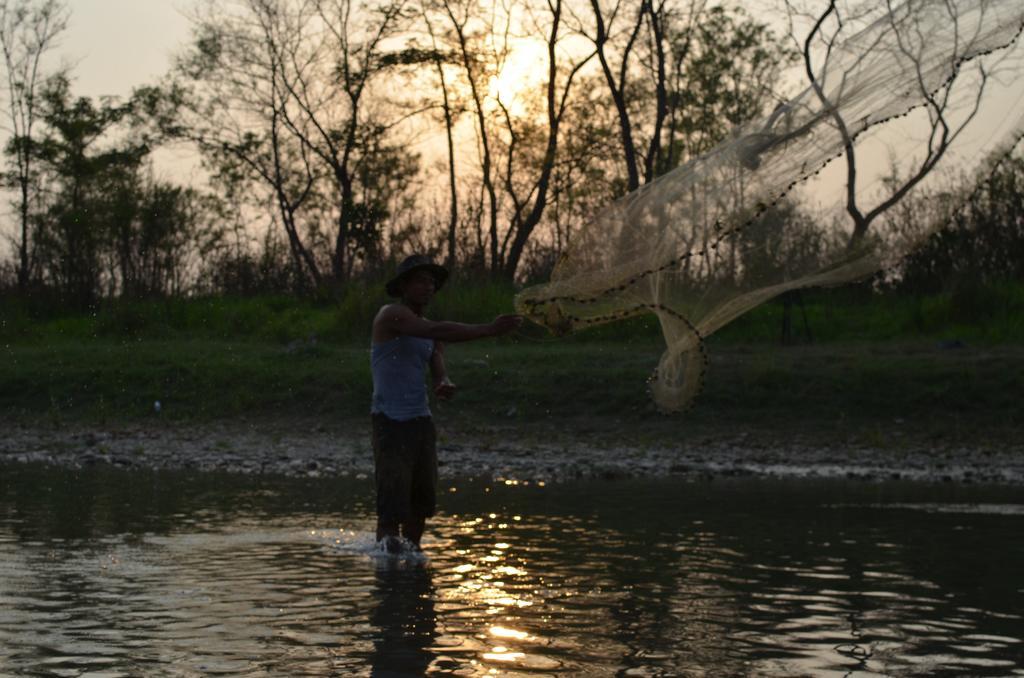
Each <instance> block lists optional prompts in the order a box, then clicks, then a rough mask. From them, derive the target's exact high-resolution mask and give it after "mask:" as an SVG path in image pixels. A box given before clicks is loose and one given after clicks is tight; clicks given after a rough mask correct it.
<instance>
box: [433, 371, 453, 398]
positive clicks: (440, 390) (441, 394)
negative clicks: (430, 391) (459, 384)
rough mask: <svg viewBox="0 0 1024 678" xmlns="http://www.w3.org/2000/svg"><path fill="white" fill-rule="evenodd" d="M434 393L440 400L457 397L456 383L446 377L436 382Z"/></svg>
mask: <svg viewBox="0 0 1024 678" xmlns="http://www.w3.org/2000/svg"><path fill="white" fill-rule="evenodd" d="M434 395H436V396H437V399H438V400H451V399H452V398H454V397H455V384H453V383H452V382H451V381H449V380H448V377H445V378H444V379H442V380H441V381H439V382H437V383H436V384H434Z"/></svg>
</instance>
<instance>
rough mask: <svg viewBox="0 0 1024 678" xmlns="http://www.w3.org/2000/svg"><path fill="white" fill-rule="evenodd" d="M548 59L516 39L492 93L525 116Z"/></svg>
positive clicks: (537, 45) (534, 44)
mask: <svg viewBox="0 0 1024 678" xmlns="http://www.w3.org/2000/svg"><path fill="white" fill-rule="evenodd" d="M547 58H548V55H547V46H546V45H545V44H544V43H543V42H541V41H539V40H532V39H526V38H524V39H520V40H517V41H515V42H514V43H513V45H512V48H511V52H510V54H509V55H508V57H507V58H506V59H505V63H504V65H503V66H502V68H501V71H500V72H499V73H498V74H497V75H496V76H494V77H493V78H491V82H490V88H489V89H490V92H489V94H490V95H491V97H493V98H495V99H497V100H498V101H500V102H501V103H502V104H504V105H505V107H506V108H507V109H508V111H509V113H510V114H511V115H514V116H521V115H523V114H524V113H526V112H527V109H528V107H529V103H530V101H529V99H530V91H531V90H533V89H535V88H536V87H537V86H538V85H540V84H541V83H543V82H544V81H545V78H546V77H547ZM507 484H513V483H507Z"/></svg>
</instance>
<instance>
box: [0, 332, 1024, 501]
mask: <svg viewBox="0 0 1024 678" xmlns="http://www.w3.org/2000/svg"><path fill="white" fill-rule="evenodd" d="M662 348H663V347H662V345H661V344H660V343H659V342H657V341H641V340H636V341H619V342H555V341H547V342H526V341H521V342H518V343H513V342H508V343H494V342H480V343H479V344H467V345H458V346H453V347H451V349H450V351H449V355H448V364H449V371H450V373H451V375H452V377H453V379H454V380H455V382H456V383H457V384H458V385H459V387H460V392H459V394H458V396H457V398H456V400H455V401H454V402H452V403H440V404H438V403H435V404H434V413H435V419H436V420H437V423H438V428H439V431H440V436H441V438H440V443H441V459H442V463H443V466H442V468H441V470H442V473H443V474H444V475H446V476H455V475H476V476H489V477H495V478H502V479H506V478H507V479H515V480H531V481H538V480H544V481H545V482H549V481H551V482H553V481H558V480H564V479H572V478H578V477H609V478H618V477H631V476H663V475H675V474H679V475H683V476H707V475H710V476H717V475H736V474H759V475H786V476H810V475H817V476H828V477H836V476H841V477H845V476H854V477H865V478H895V477H899V478H920V479H923V480H934V481H945V480H950V481H957V482H969V481H973V482H998V483H1022V482H1024V480H1022V478H1024V442H1022V441H1024V417H1022V414H1021V413H1022V409H1021V396H1022V394H1024V347H1022V346H1018V345H1016V344H992V345H985V344H978V345H973V344H968V343H966V342H962V341H942V342H939V341H935V340H916V341H910V340H905V341H901V342H896V341H892V342H875V341H871V342H869V341H860V342H842V343H822V344H808V345H802V346H790V347H780V346H778V345H765V344H729V343H714V342H712V343H710V345H709V355H710V367H709V371H708V374H707V379H706V382H705V389H704V391H703V393H702V394H701V396H700V398H699V399H698V400H697V402H696V403H695V407H694V408H693V409H692V410H690V411H689V412H687V413H685V414H682V415H670V416H665V415H661V414H659V413H657V412H656V411H655V410H654V407H653V405H652V404H651V402H650V399H649V397H648V395H647V393H646V389H645V383H644V381H645V378H646V377H647V376H648V374H649V370H650V369H651V367H652V366H653V365H654V364H656V362H657V359H658V355H659V354H660V351H661V350H662ZM4 350H5V352H6V357H7V358H8V359H7V360H5V361H2V362H0V430H2V431H3V433H4V434H5V435H2V436H0V461H3V460H13V461H25V462H41V463H50V464H59V465H62V466H70V467H79V466H86V465H90V464H112V465H115V466H119V467H124V468H155V469H162V468H175V469H178V468H194V469H200V470H224V471H230V472H239V473H273V474H286V475H300V476H301V475H327V476H330V475H343V474H356V475H358V474H368V473H370V472H372V467H371V459H372V456H371V454H370V450H369V447H368V443H367V441H368V437H369V431H368V417H367V416H366V409H367V401H368V395H369V392H370V389H371V384H370V378H369V370H368V369H367V366H366V361H367V358H368V356H367V350H366V347H365V346H362V345H359V346H355V345H351V344H344V343H340V344H339V343H329V342H308V341H307V342H299V343H290V344H286V345H279V344H272V343H266V342H224V341H212V340H210V341H200V340H189V341H171V340H167V341H157V340H145V341H138V342H132V343H130V344H126V343H124V342H121V341H104V340H95V341H92V342H85V343H82V342H68V343H66V344H59V343H57V344H54V343H49V344H45V345H37V344H9V345H7V346H6V347H4ZM158 403H159V406H157V404H158Z"/></svg>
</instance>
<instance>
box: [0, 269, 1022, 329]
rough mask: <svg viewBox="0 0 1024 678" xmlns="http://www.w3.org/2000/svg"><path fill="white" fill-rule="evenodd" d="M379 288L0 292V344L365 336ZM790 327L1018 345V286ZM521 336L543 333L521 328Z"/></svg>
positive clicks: (835, 299)
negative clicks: (139, 294) (130, 296)
mask: <svg viewBox="0 0 1024 678" xmlns="http://www.w3.org/2000/svg"><path fill="white" fill-rule="evenodd" d="M382 289H383V288H382V286H381V285H362V284H353V285H351V286H350V287H349V288H348V289H347V291H346V293H345V294H344V295H343V296H342V297H341V298H340V299H336V300H321V301H314V300H304V299H295V298H292V297H287V296H264V297H254V298H227V297H213V298H190V299H167V300H155V301H143V302H132V301H113V302H107V303H104V304H101V305H100V306H99V307H98V308H96V309H94V310H92V311H89V312H68V311H64V310H61V309H59V308H54V307H52V306H48V305H46V304H42V303H33V302H31V301H24V300H19V299H3V298H0V341H4V342H10V343H26V342H30V343H38V342H45V343H60V342H61V340H79V341H89V340H93V339H106V340H116V339H125V340H127V339H133V340H136V339H160V340H164V339H170V338H174V339H181V340H191V339H197V338H198V339H217V340H237V341H261V342H270V343H280V344H287V343H288V342H293V341H299V340H306V339H308V338H309V337H317V338H318V339H320V340H323V341H327V342H331V343H337V344H344V343H352V342H356V343H359V342H362V341H365V340H366V337H367V336H368V328H369V325H370V322H371V320H372V319H373V316H374V314H375V313H376V312H377V309H378V308H380V306H381V304H383V303H387V301H388V299H387V297H386V296H384V294H383V293H382ZM514 294H515V290H514V289H513V288H512V287H511V286H506V285H501V284H495V283H489V282H483V283H474V282H462V283H454V284H452V285H450V286H449V287H447V288H445V289H444V290H443V291H442V292H441V293H440V294H438V295H437V297H436V298H435V300H434V302H433V303H432V305H431V308H430V315H431V317H434V318H450V319H457V320H462V321H465V322H484V321H487V320H490V319H492V318H493V317H494V316H496V315H498V314H500V313H508V312H511V310H512V300H513V297H514ZM783 308H784V305H783V303H782V302H781V300H778V299H776V300H773V301H771V302H769V303H767V304H764V305H762V306H760V307H758V308H756V309H754V310H753V311H751V312H749V313H747V314H745V315H743V316H741V317H740V318H738V319H737V320H735V321H734V322H732V323H731V324H729V325H728V326H726V327H725V328H723V329H722V330H720V331H719V332H718V333H717V334H716V335H715V337H714V338H713V340H714V341H716V342H725V343H762V342H763V343H775V342H778V340H779V337H780V328H781V325H782V315H783V312H784V310H783ZM792 323H793V331H794V333H795V334H796V335H797V336H799V337H801V338H805V337H806V335H807V334H808V332H809V334H810V336H811V338H812V340H813V342H815V343H822V342H826V343H827V342H848V341H861V340H869V341H893V340H918V339H952V338H957V339H960V340H963V341H971V342H984V343H1021V344H1024V285H1020V284H1005V285H1000V286H995V287H989V288H983V289H981V288H979V289H966V290H957V291H954V292H949V293H944V294H936V295H931V296H908V295H902V294H896V293H885V294H881V293H873V292H871V291H869V290H867V289H866V288H865V287H862V286H848V287H842V288H837V289H818V290H808V291H805V292H804V293H803V295H802V301H801V303H800V304H796V305H794V306H793V307H792ZM526 335H527V338H528V339H539V338H542V337H544V332H543V330H540V329H539V328H534V331H529V330H528V331H527V332H526ZM658 336H659V329H658V325H657V322H656V321H654V319H653V317H648V318H640V319H635V320H632V321H627V322H622V323H616V324H612V325H606V326H603V327H599V328H595V329H593V330H589V331H588V332H586V333H583V334H581V335H578V336H574V337H570V338H567V339H563V341H570V342H576V341H583V342H588V341H623V340H643V339H649V340H651V341H654V340H656V339H657V337H658Z"/></svg>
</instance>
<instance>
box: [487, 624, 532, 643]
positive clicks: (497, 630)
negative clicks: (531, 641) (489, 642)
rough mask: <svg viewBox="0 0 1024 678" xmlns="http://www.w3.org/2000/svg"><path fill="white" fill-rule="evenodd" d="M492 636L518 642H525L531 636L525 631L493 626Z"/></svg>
mask: <svg viewBox="0 0 1024 678" xmlns="http://www.w3.org/2000/svg"><path fill="white" fill-rule="evenodd" d="M491 635H492V636H497V637H498V638H515V639H516V640H525V639H526V638H527V637H528V636H529V634H528V633H526V632H525V631H516V630H515V629H507V628H505V627H504V626H492V627H491Z"/></svg>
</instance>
